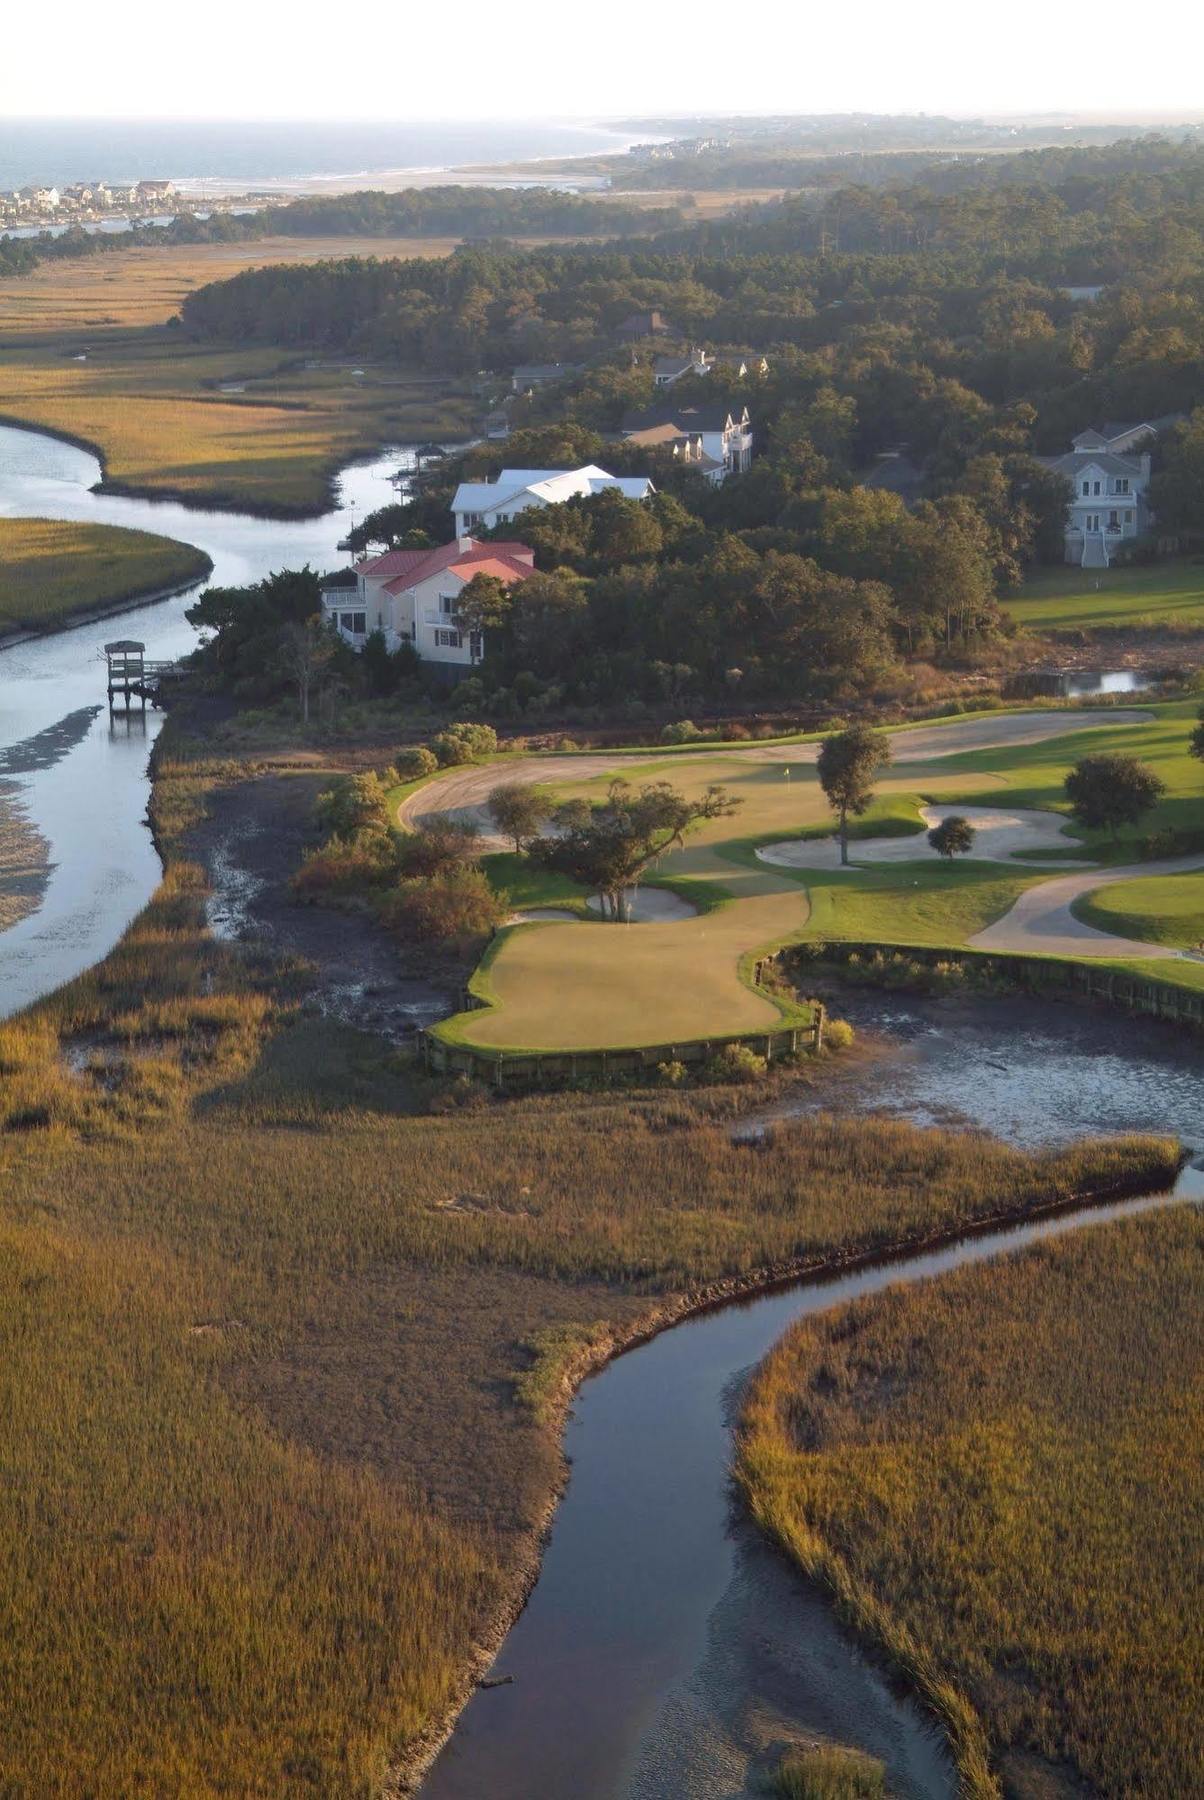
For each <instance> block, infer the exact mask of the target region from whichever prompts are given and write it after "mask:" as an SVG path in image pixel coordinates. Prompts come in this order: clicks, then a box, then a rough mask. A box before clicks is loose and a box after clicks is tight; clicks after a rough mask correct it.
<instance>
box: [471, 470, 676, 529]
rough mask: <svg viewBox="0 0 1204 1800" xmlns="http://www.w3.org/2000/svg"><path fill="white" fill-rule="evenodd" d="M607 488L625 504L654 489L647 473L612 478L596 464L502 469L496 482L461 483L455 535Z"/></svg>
mask: <svg viewBox="0 0 1204 1800" xmlns="http://www.w3.org/2000/svg"><path fill="white" fill-rule="evenodd" d="M611 489H613V490H615V491H616V492H618V493H620V494H623V495H625V496H626V498H627V499H628V500H647V499H648V497H649V495H650V494H653V493H655V491H656V490H655V489H654V488H653V485H652V483H651V481H650V480H649V479H648V477H647V475H611V474H608V472H607V471H606V470H605V469H600V468H599V467H598V465H597V464H596V463H587V464H586V465H585V467H584V468H582V469H503V470H502V472H501V474H500V475H499V476H498V478H497V480H496V481H462V482H461V483H460V485H459V487H458V488H457V489H456V492H455V498H454V499H453V500H452V512H453V513H454V514H455V519H456V535H457V537H463V536H465V535H466V534H467V533H468V532H470V531H489V530H490V529H492V527H493V526H495V525H501V524H503V523H506V522H508V521H509V520H511V519H516V518H517V517H518V515H519V514H520V513H524V512H526V511H527V509H528V508H529V507H532V506H559V505H562V504H563V502H564V501H566V500H575V499H578V498H582V499H585V498H588V497H589V496H590V495H591V494H602V493H606V492H607V491H608V490H611Z"/></svg>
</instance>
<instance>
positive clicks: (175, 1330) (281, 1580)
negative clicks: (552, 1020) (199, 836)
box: [0, 726, 1177, 1800]
mask: <svg viewBox="0 0 1204 1800" xmlns="http://www.w3.org/2000/svg"><path fill="white" fill-rule="evenodd" d="M171 733H172V728H171V727H170V726H169V727H168V740H167V744H166V745H165V746H164V747H163V748H162V749H161V751H160V754H159V756H158V757H157V759H156V788H155V800H154V818H155V822H156V834H157V838H158V841H159V842H160V844H161V846H162V847H163V849H164V852H165V855H166V858H167V870H166V874H165V877H164V881H163V884H162V886H161V888H160V889H159V891H158V893H157V894H156V895H155V897H154V899H153V900H152V903H151V905H150V906H149V907H148V908H147V910H146V911H145V912H144V913H143V914H141V915H140V917H139V918H138V919H137V920H136V921H135V922H134V924H133V925H132V926H131V928H130V930H129V931H128V932H127V933H126V935H125V937H124V938H123V939H122V941H121V943H120V944H119V945H118V946H117V948H116V949H115V950H114V952H113V953H112V955H111V956H110V957H108V958H107V959H106V960H105V962H103V963H102V964H100V965H99V966H98V967H97V968H96V969H94V970H92V971H90V972H89V973H88V974H87V975H84V976H82V977H80V978H79V979H78V980H77V981H74V982H72V983H70V984H69V985H68V986H66V987H65V988H63V989H62V990H60V991H59V992H58V993H56V994H54V995H52V996H50V997H49V998H48V999H47V1000H46V1001H45V1002H43V1003H42V1004H41V1005H39V1006H38V1007H36V1008H34V1009H32V1010H31V1011H29V1012H27V1013H25V1014H23V1015H22V1016H21V1017H19V1018H18V1019H16V1020H14V1021H11V1022H9V1023H8V1024H7V1025H6V1026H5V1027H4V1028H3V1030H2V1031H0V1105H2V1109H3V1119H4V1123H5V1125H6V1127H7V1128H6V1129H3V1130H0V1341H2V1349H0V1388H2V1390H3V1392H2V1396H0V1398H2V1403H3V1406H4V1416H5V1420H6V1433H5V1446H4V1479H3V1480H2V1481H0V1567H2V1568H3V1584H4V1585H3V1593H4V1611H3V1617H4V1622H5V1625H6V1630H5V1631H4V1632H3V1633H2V1634H0V1730H2V1732H3V1736H4V1741H5V1752H4V1782H5V1783H6V1784H7V1785H8V1786H10V1787H11V1788H12V1789H13V1791H14V1793H19V1794H24V1793H29V1794H35V1793H36V1794H38V1795H39V1796H42V1795H46V1796H48V1797H50V1800H59V1797H61V1800H75V1797H76V1796H78V1795H80V1794H86V1793H95V1794H110V1793H112V1794H123V1793H140V1792H145V1793H148V1794H149V1793H154V1794H158V1793H171V1794H178V1795H180V1796H182V1797H183V1796H187V1797H188V1800H201V1797H202V1796H203V1797H204V1800H210V1797H213V1800H216V1797H217V1796H225V1795H234V1794H237V1795H239V1796H240V1797H241V1796H244V1795H246V1796H260V1795H263V1796H268V1795H272V1796H274V1795H283V1794H288V1793H295V1792H305V1793H307V1794H311V1793H312V1794H314V1795H316V1796H321V1797H322V1800H327V1797H329V1800H335V1797H336V1796H337V1797H338V1800H345V1797H346V1796H353V1797H355V1800H361V1797H364V1800H366V1796H368V1795H371V1794H376V1793H379V1792H380V1791H381V1789H382V1787H383V1786H384V1784H385V1778H386V1772H387V1770H388V1769H389V1768H390V1767H391V1766H393V1765H394V1764H395V1763H397V1762H398V1761H402V1762H404V1760H405V1758H406V1756H407V1754H408V1753H409V1752H410V1751H411V1750H412V1748H413V1745H414V1743H415V1741H416V1739H417V1738H418V1737H419V1736H420V1735H421V1733H422V1732H423V1731H424V1730H426V1729H427V1728H429V1727H430V1726H431V1724H432V1723H433V1722H434V1721H435V1720H436V1719H438V1718H439V1717H440V1716H441V1715H442V1713H443V1712H444V1710H445V1708H446V1707H447V1706H448V1705H449V1704H450V1702H451V1699H452V1696H453V1694H454V1693H455V1692H456V1691H457V1688H458V1684H460V1683H462V1682H463V1681H464V1679H465V1677H466V1674H467V1672H468V1663H469V1656H470V1650H471V1646H472V1645H473V1643H474V1642H477V1641H479V1640H480V1639H481V1638H482V1637H483V1636H485V1635H487V1634H488V1631H489V1629H490V1627H491V1625H492V1624H493V1623H494V1622H495V1621H496V1619H497V1616H498V1610H499V1607H500V1606H501V1605H502V1603H503V1599H504V1597H505V1596H507V1595H509V1596H510V1597H511V1598H512V1597H513V1594H514V1592H515V1591H516V1581H517V1575H518V1571H519V1570H520V1569H521V1568H522V1567H523V1566H524V1564H525V1562H526V1561H527V1560H528V1559H529V1558H530V1555H531V1554H532V1549H533V1545H534V1542H535V1539H536V1534H537V1531H538V1527H539V1523H540V1521H541V1520H542V1518H543V1517H544V1515H545V1510H546V1506H547V1503H548V1499H549V1497H550V1495H551V1493H552V1492H553V1490H554V1486H555V1482H556V1478H557V1475H558V1462H557V1452H556V1447H555V1444H554V1442H553V1440H552V1438H551V1435H550V1434H549V1433H548V1431H547V1429H546V1426H545V1425H543V1424H542V1423H541V1415H543V1416H546V1414H547V1411H548V1408H549V1404H550V1401H551V1399H552V1397H553V1396H554V1395H555V1393H556V1392H557V1391H562V1389H563V1384H564V1381H565V1379H566V1376H567V1375H568V1373H569V1372H570V1371H571V1369H572V1368H573V1367H574V1365H575V1362H576V1359H578V1358H579V1357H581V1356H582V1355H587V1354H589V1353H590V1352H591V1351H592V1349H593V1348H595V1347H596V1346H597V1345H598V1343H599V1342H600V1341H601V1339H600V1336H599V1334H600V1333H601V1332H602V1331H603V1330H610V1331H613V1332H614V1333H615V1334H616V1335H618V1336H621V1335H623V1334H624V1333H626V1332H628V1331H630V1330H631V1329H633V1328H635V1327H637V1326H638V1325H639V1323H640V1322H641V1321H642V1320H648V1319H649V1317H650V1314H651V1313H652V1312H653V1311H654V1310H655V1309H656V1308H657V1307H658V1305H660V1304H661V1302H660V1301H659V1299H658V1297H659V1296H665V1295H673V1296H678V1297H680V1296H681V1294H682V1292H683V1290H686V1291H695V1290H697V1289H699V1288H701V1287H705V1286H706V1285H707V1284H712V1283H716V1282H723V1281H729V1282H749V1281H752V1280H754V1279H756V1278H757V1276H758V1273H759V1272H761V1271H764V1270H765V1269H767V1268H768V1267H772V1266H781V1265H784V1264H787V1263H792V1262H795V1261H799V1262H806V1263H812V1262H820V1261H824V1260H830V1259H833V1258H837V1257H840V1256H842V1255H847V1254H850V1253H855V1252H858V1251H872V1250H874V1249H875V1248H880V1247H884V1246H886V1245H889V1244H894V1243H898V1242H899V1241H901V1240H905V1239H907V1238H910V1237H925V1236H928V1235H929V1234H931V1233H933V1232H938V1231H942V1230H953V1229H957V1228H959V1227H960V1226H962V1225H964V1224H965V1223H967V1222H969V1221H972V1220H974V1219H976V1218H982V1217H985V1216H987V1215H991V1214H995V1213H997V1212H1000V1211H1005V1210H1016V1211H1023V1210H1024V1209H1026V1208H1028V1207H1032V1206H1036V1205H1045V1204H1050V1203H1054V1202H1057V1201H1059V1200H1064V1199H1069V1198H1071V1197H1072V1196H1073V1195H1076V1194H1079V1193H1082V1192H1083V1191H1086V1190H1090V1191H1106V1190H1108V1189H1109V1188H1112V1187H1121V1188H1133V1187H1141V1186H1153V1185H1157V1184H1158V1182H1159V1181H1160V1180H1166V1179H1169V1176H1170V1174H1171V1173H1172V1172H1173V1168H1174V1165H1175V1162H1176V1160H1177V1147H1176V1146H1174V1145H1172V1144H1169V1143H1164V1142H1162V1141H1158V1140H1136V1139H1129V1140H1126V1139H1118V1140H1109V1141H1108V1142H1107V1143H1105V1144H1099V1145H1094V1146H1083V1147H1079V1148H1076V1149H1072V1150H1069V1151H1060V1152H1051V1153H1047V1154H1044V1155H1041V1156H1037V1157H1030V1156H1026V1155H1023V1154H1021V1153H1020V1152H1017V1151H1011V1150H1008V1149H1005V1148H1004V1147H1003V1146H1001V1145H997V1144H994V1143H992V1142H990V1141H989V1140H985V1139H978V1138H972V1137H957V1136H955V1135H952V1134H944V1133H924V1132H920V1131H918V1130H916V1129H914V1128H913V1127H910V1126H908V1125H904V1124H900V1123H897V1122H892V1121H888V1120H866V1121H863V1122H862V1123H861V1124H860V1125H859V1127H858V1129H857V1130H856V1131H855V1132H853V1131H850V1130H849V1128H848V1125H847V1123H845V1122H843V1121H840V1120H837V1119H834V1118H829V1117H824V1116H819V1117H815V1118H808V1119H805V1120H800V1121H797V1122H794V1123H792V1124H789V1125H786V1126H782V1127H778V1128H776V1129H775V1132H774V1134H773V1136H772V1139H767V1140H766V1141H765V1142H764V1143H763V1144H762V1145H760V1146H759V1147H756V1148H752V1147H748V1146H741V1145H738V1144H735V1143H733V1142H732V1140H731V1136H730V1125H731V1120H732V1118H733V1116H735V1114H736V1113H737V1112H738V1111H739V1110H740V1108H741V1105H742V1104H743V1103H742V1101H741V1099H740V1097H739V1096H740V1090H731V1091H730V1094H729V1095H728V1096H727V1097H726V1098H725V1097H724V1096H723V1095H721V1094H719V1092H718V1091H717V1090H711V1091H700V1092H699V1093H697V1094H693V1095H690V1096H681V1095H677V1094H672V1093H665V1092H649V1093H643V1094H641V1093H638V1092H636V1093H632V1094H631V1095H630V1096H624V1097H619V1098H616V1097H615V1096H613V1095H610V1094H597V1095H588V1094H578V1095H565V1096H544V1097H535V1098H530V1099H524V1100H510V1101H505V1102H484V1101H481V1103H479V1104H475V1105H473V1106H471V1107H468V1106H459V1105H457V1106H453V1107H452V1109H451V1110H449V1111H447V1112H444V1113H441V1114H439V1115H438V1116H432V1115H430V1114H428V1113H425V1112H423V1111H422V1110H421V1109H422V1108H423V1107H424V1106H426V1105H427V1104H428V1103H429V1100H430V1093H429V1084H428V1083H426V1082H424V1080H423V1078H422V1077H421V1075H420V1073H419V1072H417V1071H415V1070H413V1069H408V1068H406V1067H403V1066H400V1065H399V1063H398V1060H397V1058H396V1057H395V1056H394V1055H393V1053H392V1052H391V1051H390V1050H389V1049H388V1047H387V1046H385V1045H384V1044H382V1043H381V1042H380V1041H379V1040H378V1039H375V1038H373V1037H372V1036H371V1035H369V1034H367V1033H361V1032H356V1031H353V1030H349V1029H346V1028H342V1027H338V1026H335V1025H333V1024H332V1023H331V1022H330V1021H328V1020H326V1019H323V1018H321V1017H313V1016H310V1015H309V1014H308V1013H307V1012H306V1011H305V1010H304V1009H303V1008H302V1007H301V1006H299V1005H298V1004H297V999H296V996H297V993H298V991H299V988H300V982H299V980H298V978H297V975H296V973H295V972H294V971H290V970H288V969H284V970H281V968H280V967H279V966H278V965H276V964H274V963H272V962H271V961H269V960H268V959H267V958H266V957H264V956H263V955H261V954H258V953H255V952H247V951H240V950H238V949H236V948H234V947H232V946H229V945H225V944H220V943H217V942H215V941H214V940H213V939H212V937H211V936H210V935H209V934H208V932H207V930H206V928H205V883H204V878H203V876H202V873H201V871H200V870H199V869H198V868H197V867H196V866H195V865H194V864H192V863H191V862H189V861H188V860H186V857H185V854H184V853H185V851H186V850H187V847H188V831H189V828H190V826H191V825H192V824H195V823H196V821H197V820H198V818H199V817H200V816H201V815H202V814H203V811H204V807H205V801H206V796H207V794H208V793H209V792H210V790H211V789H212V787H213V786H215V785H217V784H220V783H222V782H225V781H227V780H229V779H231V769H230V768H229V766H227V765H226V764H224V763H221V762H210V761H206V760H205V758H204V757H203V756H200V757H195V758H193V757H191V756H187V755H181V754H180V744H179V741H178V739H177V741H176V744H175V749H174V751H173V752H172V754H171V755H169V754H168V748H169V747H170V743H171ZM163 743H164V740H161V745H162V744H163ZM572 929H574V930H575V929H577V927H573V928H572ZM580 929H582V930H586V929H588V928H587V927H581V928H580ZM81 1058H82V1062H83V1066H82V1068H81V1066H80V1063H81ZM114 1071H116V1073H114ZM476 1098H477V1099H478V1100H480V1096H477V1097H476ZM524 1346H526V1348H525V1349H524ZM519 1371H521V1373H520V1377H519V1379H520V1384H521V1386H520V1391H521V1394H522V1398H521V1399H518V1398H517V1397H516V1394H515V1375H516V1372H519ZM523 1401H525V1402H526V1404H523Z"/></svg>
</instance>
